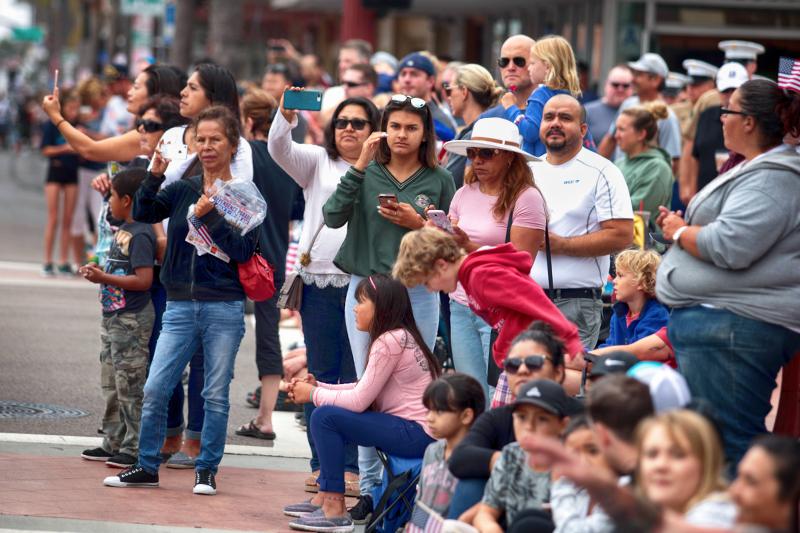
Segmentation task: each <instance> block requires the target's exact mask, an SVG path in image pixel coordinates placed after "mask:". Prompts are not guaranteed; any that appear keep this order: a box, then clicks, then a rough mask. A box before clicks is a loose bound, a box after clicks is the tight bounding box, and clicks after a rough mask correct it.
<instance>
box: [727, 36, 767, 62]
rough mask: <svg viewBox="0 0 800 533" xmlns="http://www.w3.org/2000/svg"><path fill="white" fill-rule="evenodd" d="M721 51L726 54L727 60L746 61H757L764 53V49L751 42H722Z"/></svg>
mask: <svg viewBox="0 0 800 533" xmlns="http://www.w3.org/2000/svg"><path fill="white" fill-rule="evenodd" d="M719 49H720V50H722V51H723V52H725V60H726V61H727V60H731V59H746V60H748V61H755V60H756V58H757V57H758V55H759V54H763V53H764V47H763V46H761V45H760V44H758V43H753V42H750V41H722V42H720V43H719Z"/></svg>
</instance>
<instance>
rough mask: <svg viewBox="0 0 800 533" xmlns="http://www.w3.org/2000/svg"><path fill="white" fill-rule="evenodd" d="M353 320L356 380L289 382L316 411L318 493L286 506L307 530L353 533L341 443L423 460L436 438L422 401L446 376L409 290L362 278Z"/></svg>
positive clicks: (388, 280) (382, 278) (381, 279)
mask: <svg viewBox="0 0 800 533" xmlns="http://www.w3.org/2000/svg"><path fill="white" fill-rule="evenodd" d="M355 294H356V300H357V302H358V303H357V304H356V306H355V322H356V327H357V328H358V329H359V331H363V332H365V333H366V334H367V335H368V336H369V352H368V356H367V366H366V369H365V370H364V374H363V376H362V377H361V379H360V380H359V381H358V382H357V383H349V384H342V385H336V384H326V383H322V382H318V381H317V380H316V379H315V378H314V376H313V375H309V376H307V377H306V378H305V380H304V381H295V382H293V383H292V384H291V385H290V393H289V394H290V396H291V397H292V398H293V399H294V401H296V402H298V403H306V402H312V403H314V405H316V406H317V409H316V410H315V411H314V414H313V415H312V416H311V421H310V425H309V429H310V431H311V433H312V434H313V436H314V441H315V442H316V444H317V453H319V456H320V468H321V471H320V476H319V484H320V491H319V493H318V494H317V495H316V496H314V497H313V498H312V499H311V500H309V501H306V502H303V503H300V504H297V505H290V506H288V507H286V508H285V509H284V512H285V513H286V514H287V515H289V516H297V517H298V518H297V519H296V520H295V521H294V522H292V524H291V527H292V528H294V529H300V530H304V531H321V529H318V528H320V527H335V528H337V529H336V531H352V529H353V521H352V519H351V517H350V516H349V515H348V514H347V509H346V508H345V505H344V453H345V452H344V446H345V444H346V443H353V444H357V445H359V446H369V447H378V448H380V449H382V450H383V451H385V452H386V453H388V454H390V455H396V456H399V457H411V458H413V457H419V458H422V457H423V455H424V454H425V448H427V446H428V444H430V443H431V442H433V441H434V439H433V437H432V436H431V434H430V429H429V428H428V424H427V409H426V408H425V406H424V405H423V404H422V396H423V393H424V391H425V389H426V388H427V386H428V384H429V383H431V382H432V381H433V380H434V379H436V378H437V377H439V375H440V374H441V368H440V367H439V362H438V360H437V359H436V357H434V355H433V353H432V352H431V350H430V349H429V348H428V347H427V346H426V343H425V341H424V340H423V338H422V334H421V333H420V331H419V328H417V324H416V321H415V319H414V315H413V313H412V309H411V300H410V299H409V297H408V291H407V290H406V288H405V287H404V286H403V285H402V284H401V283H400V282H399V281H396V280H394V279H392V278H390V277H389V276H386V275H381V274H376V275H372V276H368V277H366V278H364V279H362V280H361V281H360V282H359V284H358V286H357V287H356V290H355Z"/></svg>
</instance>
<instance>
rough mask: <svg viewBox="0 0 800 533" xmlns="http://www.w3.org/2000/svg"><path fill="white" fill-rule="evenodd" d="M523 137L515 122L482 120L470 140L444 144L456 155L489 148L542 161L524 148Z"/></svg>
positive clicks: (497, 119) (446, 148) (473, 129)
mask: <svg viewBox="0 0 800 533" xmlns="http://www.w3.org/2000/svg"><path fill="white" fill-rule="evenodd" d="M521 147H522V136H521V135H520V134H519V128H517V126H516V124H514V123H513V122H511V121H509V120H506V119H504V118H495V117H492V118H482V119H480V120H478V121H477V122H475V126H473V128H472V135H471V137H470V138H469V139H464V140H458V141H450V142H446V143H444V149H445V150H447V151H448V152H450V153H453V154H456V155H463V156H466V155H467V148H489V149H497V150H505V151H507V152H513V153H515V154H520V155H522V156H523V157H525V159H526V160H528V161H540V159H539V158H538V157H536V156H535V155H532V154H529V153H528V152H526V151H525V150H523V149H522V148H521Z"/></svg>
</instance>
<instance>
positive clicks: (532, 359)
mask: <svg viewBox="0 0 800 533" xmlns="http://www.w3.org/2000/svg"><path fill="white" fill-rule="evenodd" d="M547 360H550V361H552V359H551V358H550V357H549V356H547V355H526V356H525V357H509V358H506V360H505V361H504V362H503V368H504V369H505V371H506V372H507V373H508V374H516V373H517V372H519V369H520V368H522V365H523V364H524V365H525V367H526V368H527V369H528V370H539V369H540V368H542V367H543V366H544V362H545V361H547Z"/></svg>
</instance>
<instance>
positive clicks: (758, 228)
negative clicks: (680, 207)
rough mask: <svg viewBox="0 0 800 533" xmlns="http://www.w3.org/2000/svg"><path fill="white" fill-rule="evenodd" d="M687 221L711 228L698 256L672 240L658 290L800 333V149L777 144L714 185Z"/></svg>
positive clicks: (676, 303)
mask: <svg viewBox="0 0 800 533" xmlns="http://www.w3.org/2000/svg"><path fill="white" fill-rule="evenodd" d="M686 221H687V223H689V224H690V225H696V226H703V228H702V229H701V230H700V232H699V233H698V236H697V247H698V249H699V251H700V255H701V257H702V259H698V258H696V257H694V256H692V255H691V254H689V253H688V252H687V251H685V250H684V249H683V248H681V247H680V246H672V247H671V248H670V250H669V252H667V254H666V255H665V256H664V259H663V261H662V262H661V266H660V267H659V269H658V278H657V281H656V294H657V296H658V299H659V300H661V302H662V303H664V304H666V305H669V306H672V307H690V306H694V305H699V304H710V305H713V306H716V307H720V308H723V309H727V310H728V311H731V312H733V313H736V314H737V315H741V316H744V317H747V318H751V319H754V320H761V321H764V322H767V323H770V324H777V325H779V326H783V327H786V328H788V329H790V330H792V331H796V332H800V155H798V153H797V152H796V151H795V150H789V149H788V147H787V149H777V150H774V151H771V152H769V153H767V154H764V155H763V156H761V157H760V158H757V159H756V160H755V161H752V162H751V163H749V164H748V165H746V166H745V167H744V168H743V169H741V170H739V171H738V172H728V173H726V174H723V175H722V176H719V177H718V178H716V179H715V180H714V181H712V182H711V183H709V184H708V185H707V186H706V187H705V188H704V189H703V190H701V191H700V192H699V193H698V194H697V196H695V197H694V198H693V199H692V201H691V202H690V203H689V207H688V208H687V210H686Z"/></svg>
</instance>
